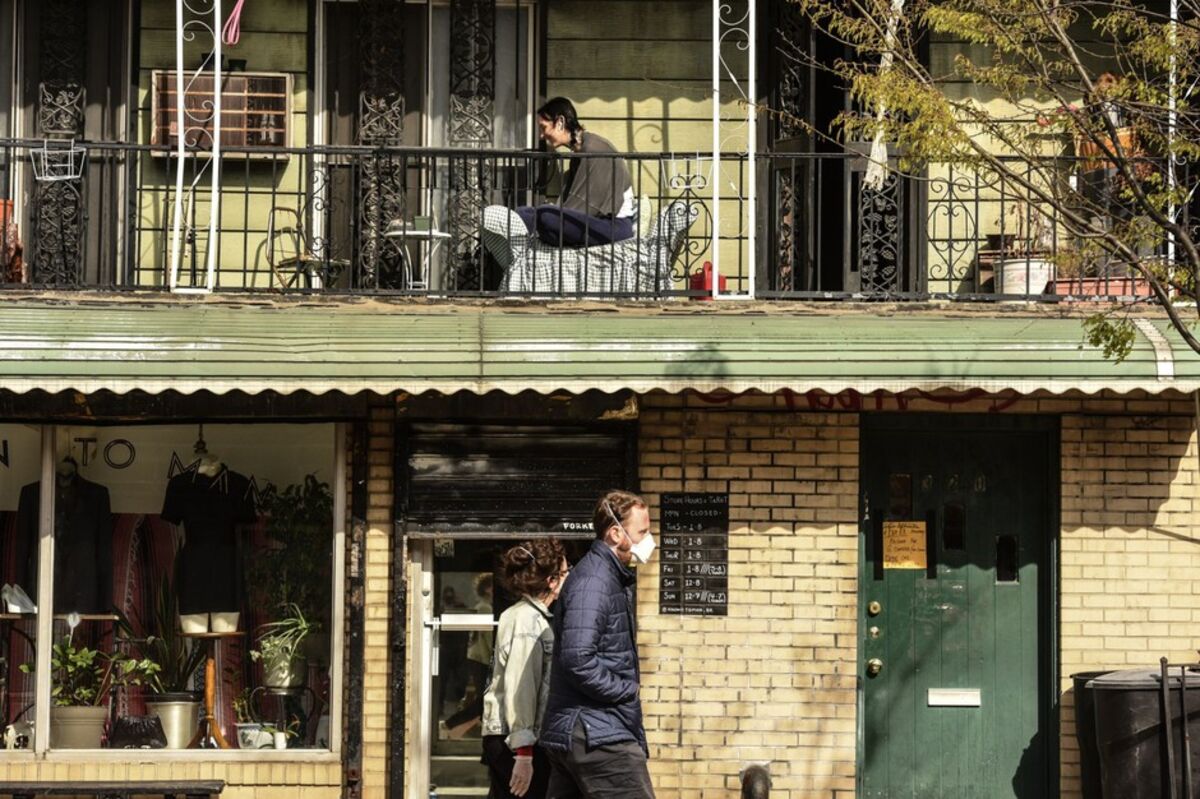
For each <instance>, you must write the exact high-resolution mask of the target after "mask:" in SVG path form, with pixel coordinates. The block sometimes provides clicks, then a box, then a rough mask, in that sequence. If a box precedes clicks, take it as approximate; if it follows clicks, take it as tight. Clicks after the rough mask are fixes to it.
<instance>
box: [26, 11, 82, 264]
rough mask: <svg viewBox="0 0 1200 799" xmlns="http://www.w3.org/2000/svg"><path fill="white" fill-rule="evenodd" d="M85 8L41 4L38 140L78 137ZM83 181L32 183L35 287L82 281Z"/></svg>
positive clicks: (79, 132) (80, 127)
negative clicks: (44, 284) (36, 284)
mask: <svg viewBox="0 0 1200 799" xmlns="http://www.w3.org/2000/svg"><path fill="white" fill-rule="evenodd" d="M86 14H87V4H86V3H80V2H78V1H77V0H43V2H42V3H41V26H40V30H39V43H40V50H39V56H38V73H39V75H38V78H39V85H38V108H37V131H38V135H39V136H40V137H41V138H44V139H75V138H79V137H81V136H82V135H83V123H84V116H83V112H84V88H83V77H84V74H83V73H84V60H85V56H86V54H87V39H86V37H85V36H84V30H85V27H86V24H85V23H86ZM84 222H85V215H84V210H83V179H82V177H80V178H77V179H72V180H56V181H41V180H39V181H37V182H35V184H34V189H33V225H32V227H33V230H32V233H33V241H32V247H31V250H32V257H31V259H30V261H31V263H30V275H31V279H32V280H33V282H35V283H46V284H55V285H78V284H80V283H81V282H82V279H83V238H84Z"/></svg>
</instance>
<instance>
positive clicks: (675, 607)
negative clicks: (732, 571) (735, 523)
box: [658, 494, 729, 616]
mask: <svg viewBox="0 0 1200 799" xmlns="http://www.w3.org/2000/svg"><path fill="white" fill-rule="evenodd" d="M661 514H662V515H661V518H660V520H659V521H660V524H659V530H660V533H659V534H660V538H661V539H662V540H661V542H660V551H661V555H660V556H659V557H660V561H659V596H658V609H659V612H660V613H671V614H681V615H685V616H724V615H726V613H727V611H728V607H729V495H728V494H663V495H662V506H661Z"/></svg>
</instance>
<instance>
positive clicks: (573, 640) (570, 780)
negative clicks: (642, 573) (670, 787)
mask: <svg viewBox="0 0 1200 799" xmlns="http://www.w3.org/2000/svg"><path fill="white" fill-rule="evenodd" d="M592 527H593V529H594V530H595V531H596V540H595V541H593V542H592V546H591V549H589V550H588V552H587V554H586V555H584V556H583V558H581V559H580V561H579V563H578V564H577V565H576V566H575V568H574V569H572V571H571V576H570V577H568V578H567V581H566V584H565V586H564V587H563V590H562V594H561V595H560V596H559V598H558V605H557V606H556V608H555V612H554V620H553V627H554V658H553V661H552V664H551V668H550V697H549V700H548V702H547V705H546V715H545V718H544V719H543V721H542V734H541V739H540V743H541V745H542V746H543V748H545V749H546V751H547V754H548V755H549V756H550V762H551V769H552V770H551V775H550V787H549V790H548V791H547V796H548V797H549V799H576V798H577V797H578V798H579V799H654V789H653V787H652V786H651V785H650V772H649V771H648V770H647V768H646V758H647V756H648V754H649V749H648V748H647V746H646V731H645V730H644V729H643V728H642V704H641V701H640V700H639V699H638V681H639V678H640V676H641V673H640V670H639V667H638V656H637V646H636V644H635V643H634V633H635V629H634V618H633V592H632V589H633V583H634V575H633V572H632V571H630V570H629V565H630V564H631V563H633V562H637V563H646V562H647V561H649V560H650V556H651V555H652V554H653V552H654V536H652V535H651V534H650V514H649V512H648V511H647V510H646V503H645V502H644V501H643V500H642V498H641V497H639V496H638V495H637V494H631V493H629V492H628V491H616V490H614V491H609V492H607V493H606V494H605V495H604V496H603V497H601V498H600V501H599V502H597V503H596V508H595V511H594V512H593V514H592Z"/></svg>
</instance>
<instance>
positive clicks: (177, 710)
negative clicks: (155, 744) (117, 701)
mask: <svg viewBox="0 0 1200 799" xmlns="http://www.w3.org/2000/svg"><path fill="white" fill-rule="evenodd" d="M146 708H147V709H148V710H149V711H150V712H151V713H153V714H154V715H156V716H158V720H159V721H161V722H162V726H163V732H164V733H166V736H167V748H168V749H186V748H187V745H188V744H189V743H191V742H192V738H193V737H194V736H195V735H196V727H197V725H198V724H199V723H200V703H199V702H197V701H196V700H194V699H179V700H174V699H168V700H157V699H154V700H147V702H146Z"/></svg>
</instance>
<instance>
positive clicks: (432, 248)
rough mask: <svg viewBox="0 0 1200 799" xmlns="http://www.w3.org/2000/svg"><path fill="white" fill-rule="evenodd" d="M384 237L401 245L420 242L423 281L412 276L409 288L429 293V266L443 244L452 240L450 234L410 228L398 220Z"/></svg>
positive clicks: (431, 229) (435, 230)
mask: <svg viewBox="0 0 1200 799" xmlns="http://www.w3.org/2000/svg"><path fill="white" fill-rule="evenodd" d="M383 235H384V236H386V237H387V238H389V239H396V240H398V241H399V242H400V244H401V245H403V244H405V243H406V242H409V241H415V242H418V245H419V246H420V248H421V279H420V280H414V279H413V277H412V275H411V274H410V275H409V276H408V277H409V280H408V287H409V288H410V289H413V290H420V291H429V266H430V264H431V263H432V261H433V256H434V254H435V253H436V252H437V250H438V248H439V247H440V246H441V245H442V242H444V241H446V240H448V239H449V238H450V234H449V233H446V232H445V231H442V230H438V229H437V228H435V227H421V228H413V227H408V226H407V225H406V224H405V223H404V221H403V220H399V219H398V220H396V221H394V222H392V223H391V224H389V225H388V226H387V230H386V231H384V234H383Z"/></svg>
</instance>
